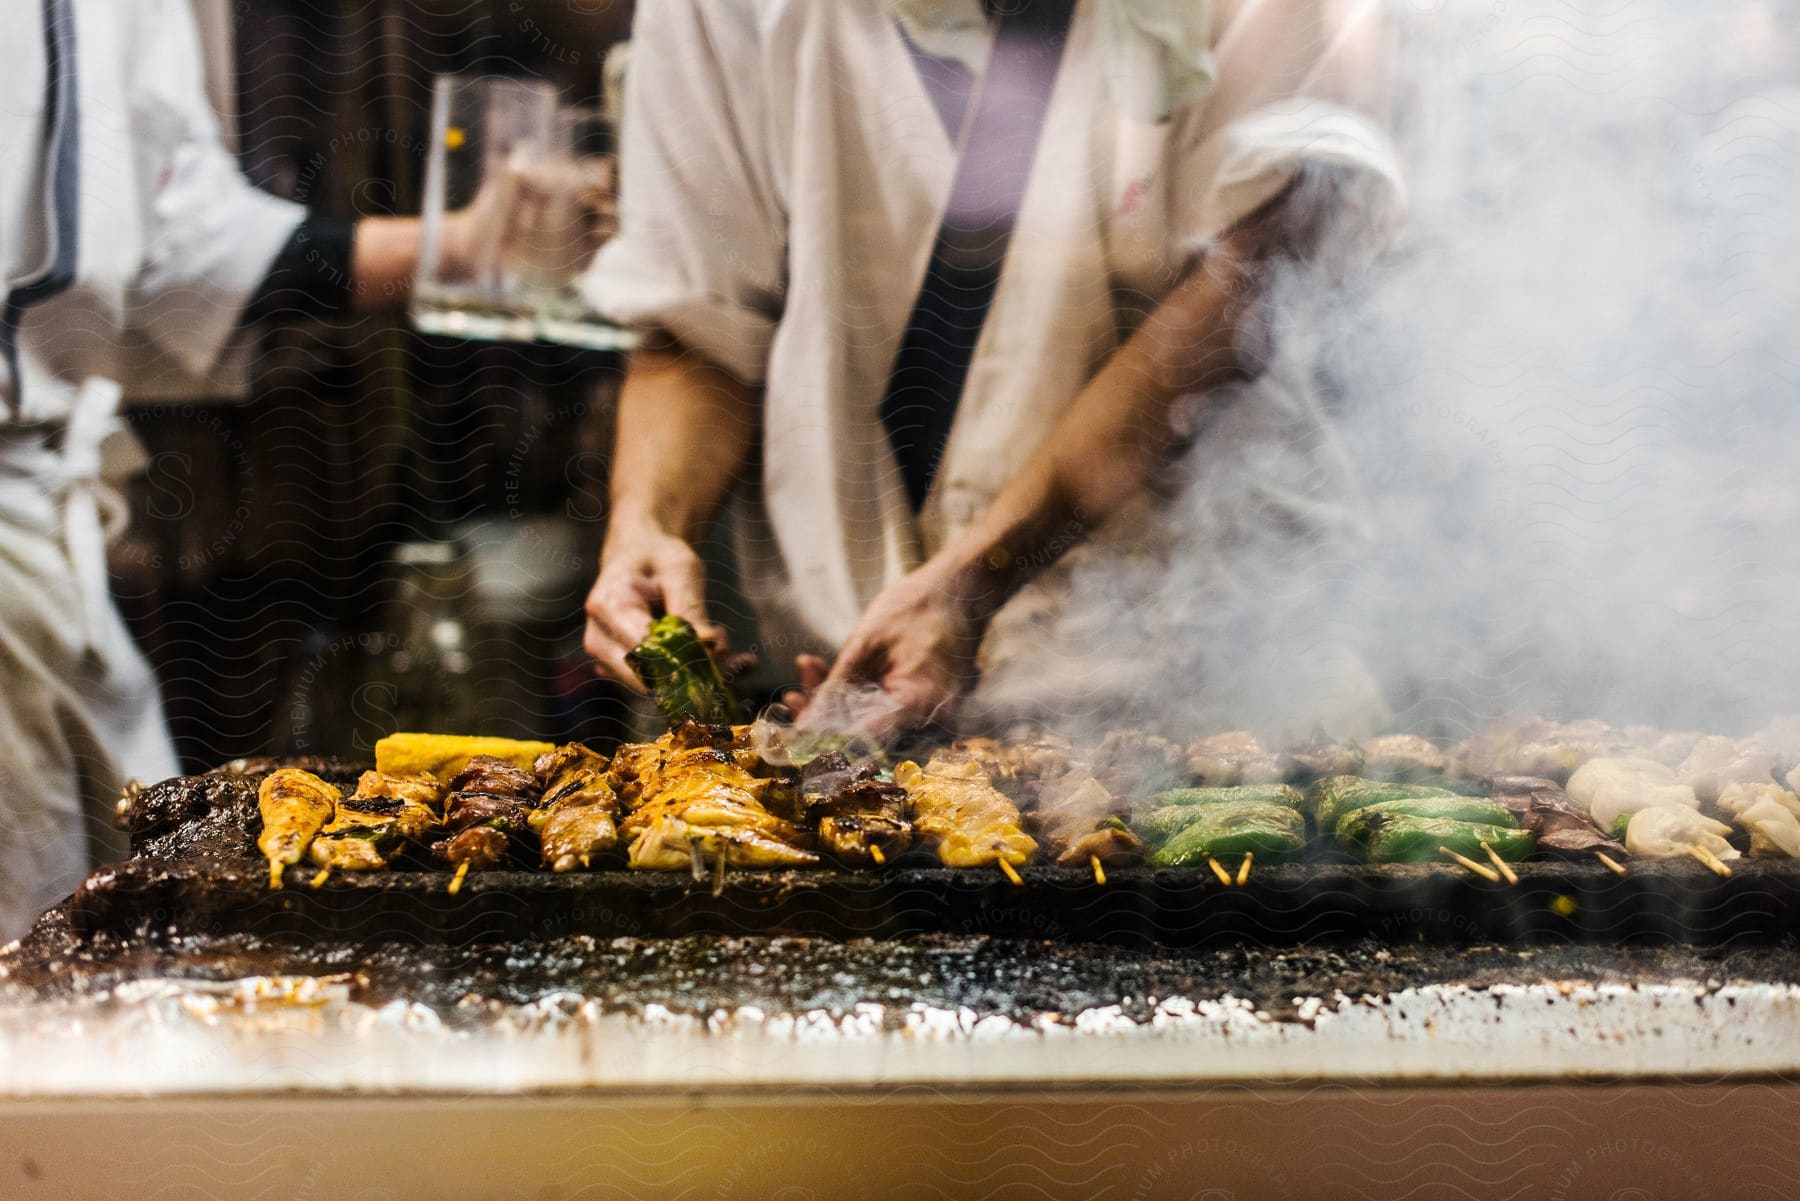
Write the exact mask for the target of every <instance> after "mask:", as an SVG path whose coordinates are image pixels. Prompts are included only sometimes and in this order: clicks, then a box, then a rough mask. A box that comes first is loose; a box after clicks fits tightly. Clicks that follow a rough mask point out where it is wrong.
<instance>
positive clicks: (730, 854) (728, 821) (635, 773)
mask: <svg viewBox="0 0 1800 1201" xmlns="http://www.w3.org/2000/svg"><path fill="white" fill-rule="evenodd" d="M660 741H661V740H659V742H660ZM739 741H740V735H739V734H738V732H737V731H735V730H733V729H731V728H730V727H725V726H701V725H699V724H697V723H692V722H689V723H684V724H683V725H682V726H680V727H679V728H677V729H676V730H674V731H672V732H671V733H670V735H669V736H668V743H667V749H666V750H665V751H663V752H662V754H661V755H660V756H655V755H651V754H647V753H642V752H633V753H632V754H631V755H629V756H627V751H629V750H630V748H622V749H621V750H620V753H619V755H617V756H615V757H614V769H615V775H616V773H617V769H618V768H619V760H620V759H626V760H627V770H628V771H630V772H631V780H630V788H631V792H632V795H633V796H634V798H635V799H634V800H632V801H630V802H628V804H629V806H630V810H631V812H630V814H629V815H628V816H627V817H626V818H625V820H624V822H623V823H622V824H621V826H620V832H621V833H622V834H623V835H624V836H625V837H626V838H627V839H629V840H630V852H629V860H628V861H629V863H630V865H631V866H632V867H635V868H644V869H648V870H651V871H673V870H679V869H681V868H683V867H686V868H688V869H690V870H691V871H693V872H694V874H695V875H696V876H699V875H701V874H702V871H703V868H704V866H705V863H706V862H707V860H709V859H710V860H711V861H714V862H716V863H718V864H719V865H720V870H723V865H724V864H727V863H729V864H731V865H734V866H738V867H811V866H813V865H816V864H817V863H818V862H819V857H818V856H817V855H815V854H813V853H812V852H810V851H806V850H802V849H801V848H800V847H798V846H796V845H795V843H796V842H797V841H798V839H799V836H800V832H799V831H798V830H797V829H796V828H795V827H794V826H793V824H792V823H791V822H788V821H786V820H784V819H782V818H780V817H777V816H776V815H775V814H774V813H771V812H770V811H769V809H768V808H767V807H765V805H764V803H763V802H764V799H765V798H767V797H770V796H772V795H780V794H781V793H782V792H783V785H782V782H781V781H778V780H772V779H768V778H763V777H757V776H753V775H751V774H750V771H749V770H747V768H746V767H745V757H746V756H747V755H749V756H753V755H754V754H755V752H754V750H749V749H743V748H739V747H738V746H737V743H738V742H739ZM744 741H745V748H747V747H748V742H747V739H744Z"/></svg>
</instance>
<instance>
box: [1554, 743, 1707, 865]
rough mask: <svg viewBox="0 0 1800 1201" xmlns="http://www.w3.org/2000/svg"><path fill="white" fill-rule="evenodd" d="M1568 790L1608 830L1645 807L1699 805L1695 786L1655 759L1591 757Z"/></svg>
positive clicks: (1696, 806)
mask: <svg viewBox="0 0 1800 1201" xmlns="http://www.w3.org/2000/svg"><path fill="white" fill-rule="evenodd" d="M1568 793H1569V799H1570V800H1572V801H1574V802H1575V803H1576V804H1577V805H1579V806H1581V808H1582V809H1584V810H1586V811H1587V814H1588V816H1589V817H1592V818H1593V819H1594V823H1595V824H1596V825H1598V826H1599V827H1600V828H1601V829H1602V830H1607V831H1611V830H1613V829H1615V827H1616V824H1617V822H1618V820H1619V818H1621V817H1623V816H1625V815H1627V814H1632V813H1637V812H1638V811H1640V810H1643V809H1662V808H1673V809H1687V810H1690V811H1691V810H1697V809H1699V807H1700V798H1698V797H1697V796H1695V795H1694V790H1693V789H1692V788H1689V787H1688V786H1687V785H1686V784H1683V783H1682V782H1681V781H1680V780H1678V779H1676V778H1675V773H1674V772H1673V771H1672V770H1670V769H1669V768H1667V767H1664V766H1663V765H1662V764H1660V763H1658V762H1656V760H1654V759H1630V758H1599V759H1590V760H1589V761H1588V762H1586V763H1584V764H1582V766H1581V767H1580V768H1579V769H1578V770H1577V771H1576V772H1575V773H1574V774H1573V775H1571V776H1570V777H1569V785H1568ZM1626 845H1627V846H1628V847H1629V845H1630V844H1629V843H1627V844H1626Z"/></svg>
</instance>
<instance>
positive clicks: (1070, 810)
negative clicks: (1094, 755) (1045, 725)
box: [1029, 771, 1144, 867]
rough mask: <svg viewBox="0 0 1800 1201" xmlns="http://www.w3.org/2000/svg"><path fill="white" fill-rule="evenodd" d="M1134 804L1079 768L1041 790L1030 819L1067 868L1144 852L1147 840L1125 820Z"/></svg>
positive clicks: (1129, 858)
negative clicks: (1109, 790) (1126, 801)
mask: <svg viewBox="0 0 1800 1201" xmlns="http://www.w3.org/2000/svg"><path fill="white" fill-rule="evenodd" d="M1129 814H1130V806H1129V805H1128V804H1126V803H1125V802H1124V801H1123V800H1121V799H1120V798H1117V797H1115V796H1113V794H1112V793H1110V792H1108V791H1107V790H1106V787H1105V785H1103V784H1101V783H1100V781H1098V780H1096V779H1094V777H1092V776H1090V775H1087V774H1086V773H1085V772H1081V771H1073V772H1070V773H1069V774H1068V775H1066V776H1064V777H1063V778H1062V779H1061V780H1059V781H1057V782H1056V783H1055V784H1051V785H1046V786H1045V788H1044V789H1043V791H1042V792H1041V793H1040V794H1039V797H1038V805H1037V808H1036V809H1034V810H1032V812H1031V813H1030V815H1029V820H1030V822H1031V826H1032V832H1033V833H1034V834H1037V835H1039V836H1040V837H1042V838H1043V840H1044V841H1045V842H1047V843H1049V845H1050V853H1051V854H1052V855H1054V856H1055V857H1056V862H1057V863H1058V864H1060V865H1061V866H1063V867H1073V866H1081V865H1085V864H1088V863H1090V862H1092V861H1094V860H1098V861H1099V862H1101V863H1125V862H1130V861H1132V860H1135V859H1136V858H1138V856H1139V855H1141V854H1142V853H1143V850H1144V844H1143V840H1142V839H1140V838H1138V836H1137V835H1136V834H1134V833H1132V831H1131V827H1130V826H1129V825H1127V824H1126V821H1125V819H1126V818H1127V817H1128V816H1129Z"/></svg>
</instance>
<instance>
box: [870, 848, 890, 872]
mask: <svg viewBox="0 0 1800 1201" xmlns="http://www.w3.org/2000/svg"><path fill="white" fill-rule="evenodd" d="M869 858H871V859H873V860H874V861H875V866H876V867H886V866H887V856H886V855H883V854H882V853H881V847H880V846H878V845H877V844H875V843H870V844H869Z"/></svg>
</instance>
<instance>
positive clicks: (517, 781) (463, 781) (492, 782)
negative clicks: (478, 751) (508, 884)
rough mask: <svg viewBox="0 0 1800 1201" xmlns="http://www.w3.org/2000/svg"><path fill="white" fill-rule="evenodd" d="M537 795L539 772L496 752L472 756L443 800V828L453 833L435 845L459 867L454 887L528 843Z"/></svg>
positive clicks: (443, 857) (434, 849) (437, 851)
mask: <svg viewBox="0 0 1800 1201" xmlns="http://www.w3.org/2000/svg"><path fill="white" fill-rule="evenodd" d="M539 795H540V793H539V788H538V782H537V777H536V776H534V775H533V774H532V773H531V772H529V771H526V770H525V769H524V768H521V767H519V766H518V765H517V764H515V763H512V762H510V761H508V760H506V759H501V758H498V757H496V756H493V755H475V756H473V757H471V758H470V759H469V761H468V763H467V764H466V765H465V766H464V767H463V770H462V771H460V772H458V773H457V774H456V776H455V777H454V778H453V779H452V780H451V781H450V791H449V795H448V796H447V797H446V798H445V800H444V829H445V830H447V831H448V832H449V833H450V837H448V838H445V839H442V840H441V841H439V842H437V843H434V844H433V845H432V848H431V852H432V854H434V855H436V856H437V857H438V858H439V859H441V860H443V861H444V862H445V863H448V864H449V865H451V866H452V867H454V868H456V877H455V879H454V880H453V881H452V882H451V888H452V890H453V891H454V890H455V889H456V888H459V887H460V886H461V884H462V878H463V876H464V875H466V874H467V873H469V872H471V871H491V870H492V869H494V868H497V867H499V866H500V865H501V864H502V863H505V862H507V861H508V860H509V859H512V858H514V852H515V851H516V850H518V849H519V848H521V847H523V846H524V845H526V844H528V843H529V842H530V840H531V820H530V819H531V810H532V809H533V808H535V807H536V806H537V801H538V796H539Z"/></svg>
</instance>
